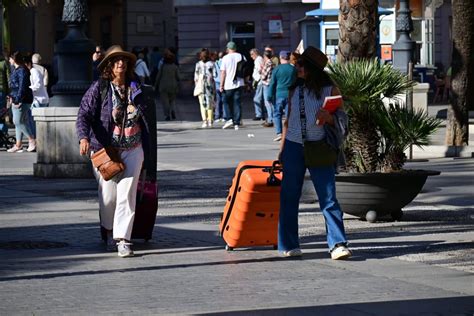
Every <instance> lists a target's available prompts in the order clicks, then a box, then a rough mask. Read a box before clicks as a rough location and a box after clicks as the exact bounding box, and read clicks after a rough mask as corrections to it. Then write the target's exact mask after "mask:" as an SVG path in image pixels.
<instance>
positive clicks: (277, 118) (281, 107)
mask: <svg viewBox="0 0 474 316" xmlns="http://www.w3.org/2000/svg"><path fill="white" fill-rule="evenodd" d="M287 106H288V98H277V99H276V102H275V108H274V111H273V124H275V131H276V133H277V135H278V134H281V132H282V122H281V118H282V116H283V113H284V111H285V109H286V107H287Z"/></svg>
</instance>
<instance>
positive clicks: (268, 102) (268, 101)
mask: <svg viewBox="0 0 474 316" xmlns="http://www.w3.org/2000/svg"><path fill="white" fill-rule="evenodd" d="M269 90H270V86H267V85H263V99H264V100H265V109H267V123H273V103H272V101H271V100H272V99H271V98H270V97H267V94H268V91H269Z"/></svg>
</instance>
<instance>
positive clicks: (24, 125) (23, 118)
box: [12, 103, 34, 142]
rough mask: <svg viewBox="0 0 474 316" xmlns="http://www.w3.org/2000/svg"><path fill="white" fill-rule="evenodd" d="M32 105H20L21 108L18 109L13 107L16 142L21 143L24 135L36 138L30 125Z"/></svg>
mask: <svg viewBox="0 0 474 316" xmlns="http://www.w3.org/2000/svg"><path fill="white" fill-rule="evenodd" d="M30 106H31V104H29V103H20V107H19V108H16V107H15V106H13V105H12V114H13V124H15V134H16V141H17V142H21V140H22V138H23V134H25V136H26V137H28V138H34V136H33V132H32V131H31V125H30V116H31V110H30Z"/></svg>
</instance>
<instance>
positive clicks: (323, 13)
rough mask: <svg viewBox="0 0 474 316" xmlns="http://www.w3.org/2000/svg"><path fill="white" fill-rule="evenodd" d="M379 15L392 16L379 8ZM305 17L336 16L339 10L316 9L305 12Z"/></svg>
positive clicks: (387, 11)
mask: <svg viewBox="0 0 474 316" xmlns="http://www.w3.org/2000/svg"><path fill="white" fill-rule="evenodd" d="M378 11H379V15H390V14H393V12H392V11H390V10H388V9H385V8H382V7H379V10H378ZM306 15H309V16H338V15H339V9H316V10H311V11H308V12H306Z"/></svg>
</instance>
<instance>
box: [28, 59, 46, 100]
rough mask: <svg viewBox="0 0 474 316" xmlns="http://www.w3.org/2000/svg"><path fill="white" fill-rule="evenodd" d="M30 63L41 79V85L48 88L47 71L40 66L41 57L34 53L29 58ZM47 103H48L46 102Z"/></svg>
mask: <svg viewBox="0 0 474 316" xmlns="http://www.w3.org/2000/svg"><path fill="white" fill-rule="evenodd" d="M31 61H32V62H33V68H34V69H36V70H38V71H39V73H40V74H41V76H42V77H43V84H44V86H45V87H48V83H49V75H48V70H47V69H46V68H45V67H44V66H41V65H40V63H41V55H40V54H38V53H36V54H33V56H31ZM48 102H49V101H48Z"/></svg>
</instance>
